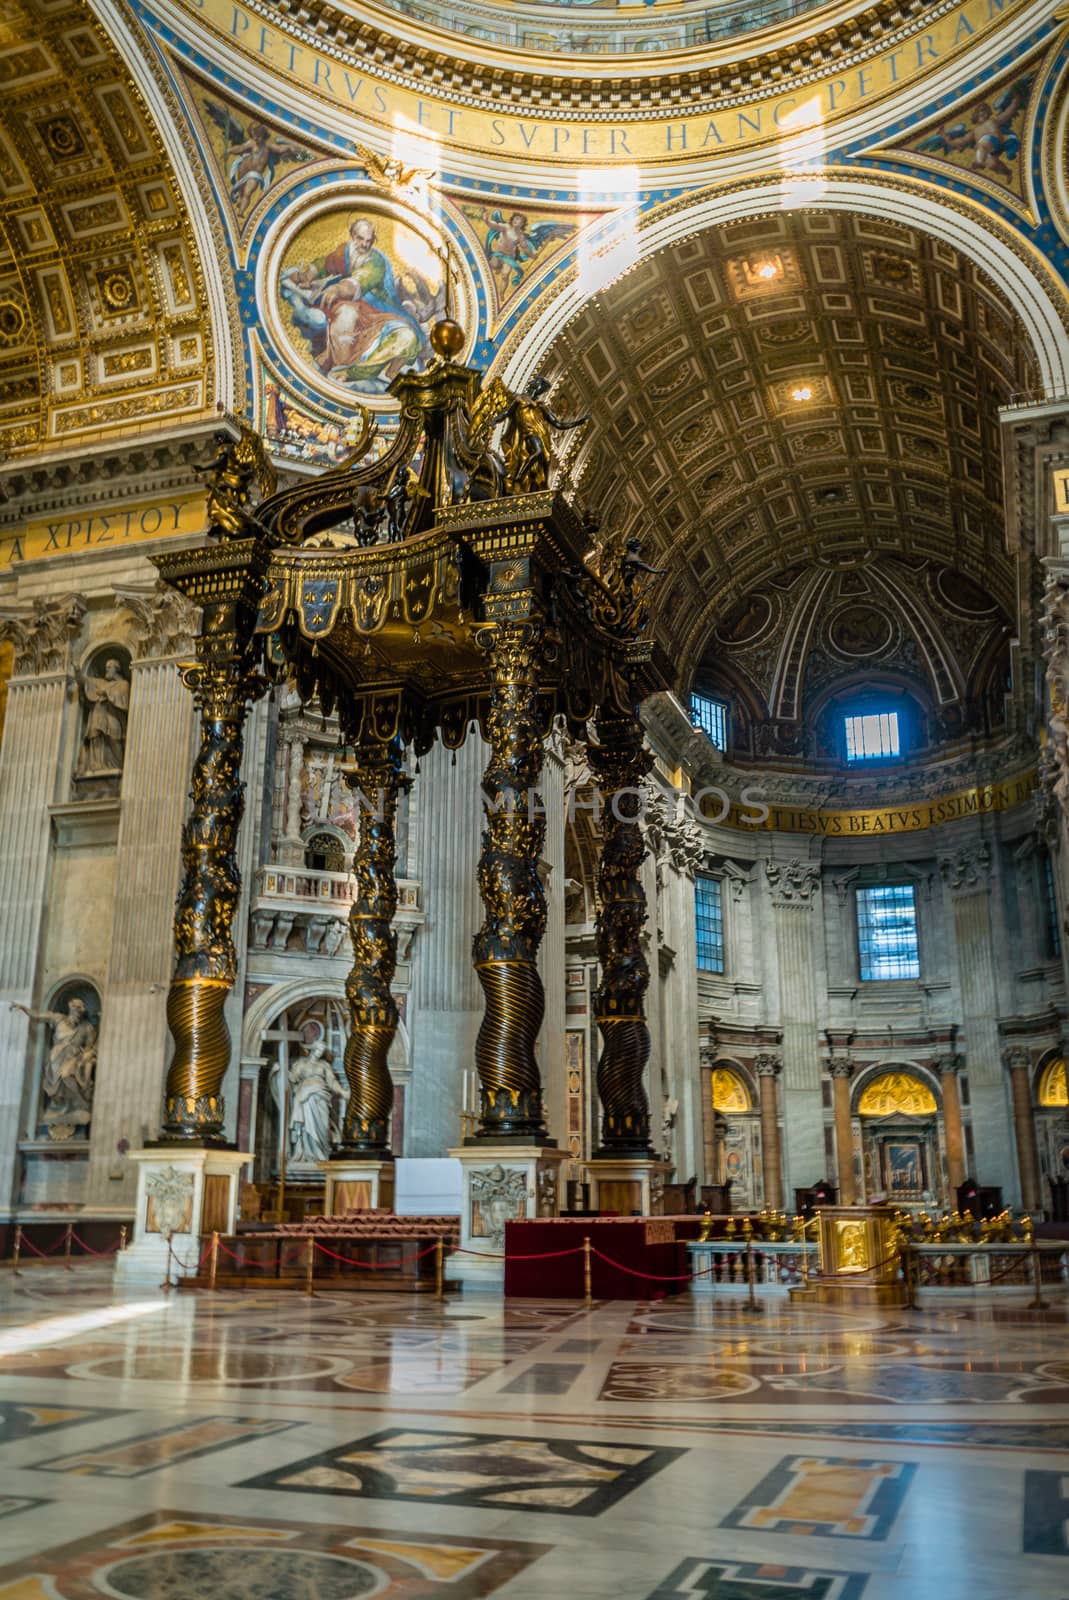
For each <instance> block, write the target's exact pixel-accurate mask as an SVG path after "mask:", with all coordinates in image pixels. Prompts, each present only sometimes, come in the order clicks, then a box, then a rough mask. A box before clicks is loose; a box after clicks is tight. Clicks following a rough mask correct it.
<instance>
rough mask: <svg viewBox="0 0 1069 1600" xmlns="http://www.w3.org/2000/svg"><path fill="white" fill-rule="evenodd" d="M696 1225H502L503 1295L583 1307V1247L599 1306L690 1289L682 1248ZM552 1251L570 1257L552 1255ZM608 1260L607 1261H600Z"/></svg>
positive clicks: (569, 1220)
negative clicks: (587, 1244)
mask: <svg viewBox="0 0 1069 1600" xmlns="http://www.w3.org/2000/svg"><path fill="white" fill-rule="evenodd" d="M700 1229H701V1218H700V1217H554V1218H546V1219H539V1220H537V1221H530V1222H508V1223H506V1224H505V1295H506V1297H508V1296H510V1295H512V1296H517V1297H524V1296H527V1297H534V1298H538V1299H542V1300H558V1299H559V1300H581V1299H582V1297H583V1293H584V1280H583V1240H584V1239H589V1240H590V1246H591V1249H590V1288H591V1293H592V1294H593V1296H594V1298H595V1299H597V1300H644V1299H648V1298H649V1297H650V1296H651V1295H654V1294H658V1295H659V1294H679V1293H680V1291H681V1290H684V1289H688V1288H689V1287H690V1266H689V1262H688V1259H687V1252H686V1240H688V1239H696V1238H697V1236H698V1233H699V1232H700ZM558 1251H572V1252H574V1253H573V1254H570V1255H564V1254H561V1255H558V1254H557V1253H556V1252H558ZM606 1258H607V1259H606Z"/></svg>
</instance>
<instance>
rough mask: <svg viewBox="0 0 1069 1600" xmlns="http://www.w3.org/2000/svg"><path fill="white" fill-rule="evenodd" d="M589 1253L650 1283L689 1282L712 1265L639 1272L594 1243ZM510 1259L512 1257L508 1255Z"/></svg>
mask: <svg viewBox="0 0 1069 1600" xmlns="http://www.w3.org/2000/svg"><path fill="white" fill-rule="evenodd" d="M590 1254H591V1255H592V1256H597V1258H598V1260H599V1261H604V1263H605V1265H606V1266H607V1267H616V1268H617V1270H618V1271H620V1272H626V1273H627V1275H628V1277H631V1278H647V1279H648V1280H649V1281H650V1282H651V1283H689V1282H690V1280H691V1279H692V1278H703V1277H705V1276H706V1274H707V1273H710V1272H712V1270H713V1269H712V1267H702V1268H701V1270H700V1271H699V1272H672V1273H664V1272H639V1270H638V1268H637V1267H625V1266H624V1264H623V1262H622V1261H614V1260H613V1259H612V1257H611V1256H606V1255H603V1254H602V1252H601V1251H600V1250H599V1249H598V1247H597V1245H596V1244H592V1245H591V1246H590ZM509 1259H510V1260H512V1259H513V1258H512V1257H511V1256H510V1257H509Z"/></svg>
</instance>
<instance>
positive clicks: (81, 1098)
mask: <svg viewBox="0 0 1069 1600" xmlns="http://www.w3.org/2000/svg"><path fill="white" fill-rule="evenodd" d="M12 1010H14V1011H22V1012H24V1013H25V1015H26V1016H28V1017H29V1019H30V1021H31V1022H46V1023H47V1024H48V1025H49V1027H50V1028H51V1029H52V1039H51V1043H50V1045H49V1050H48V1059H47V1061H46V1062H45V1067H44V1072H43V1074H42V1078H41V1090H42V1093H43V1096H44V1100H45V1108H44V1113H43V1117H42V1121H43V1122H44V1123H45V1125H46V1126H47V1128H48V1132H49V1136H50V1137H51V1138H54V1139H69V1138H71V1137H72V1136H73V1135H74V1134H75V1133H76V1131H77V1130H78V1129H79V1128H81V1129H84V1128H86V1127H87V1126H88V1123H89V1114H90V1107H91V1106H92V1103H93V1075H94V1073H95V1072H96V1062H97V1030H96V1024H95V1023H94V1022H92V1021H91V1020H90V1017H89V1010H88V1007H87V1006H86V1003H85V1001H84V1000H83V999H81V997H80V996H79V995H72V996H71V997H70V999H69V1000H68V1001H67V1003H66V1009H65V1010H63V1011H31V1010H30V1008H29V1006H24V1005H20V1004H19V1003H18V1001H13V1002H12Z"/></svg>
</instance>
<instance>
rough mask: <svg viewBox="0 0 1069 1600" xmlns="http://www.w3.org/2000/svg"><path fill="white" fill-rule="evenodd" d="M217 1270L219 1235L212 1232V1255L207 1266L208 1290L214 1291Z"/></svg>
mask: <svg viewBox="0 0 1069 1600" xmlns="http://www.w3.org/2000/svg"><path fill="white" fill-rule="evenodd" d="M218 1270H219V1234H218V1232H216V1231H213V1233H212V1253H211V1257H210V1258H209V1265H208V1288H209V1289H214V1288H215V1275H216V1273H217V1272H218Z"/></svg>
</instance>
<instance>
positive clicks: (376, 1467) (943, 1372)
mask: <svg viewBox="0 0 1069 1600" xmlns="http://www.w3.org/2000/svg"><path fill="white" fill-rule="evenodd" d="M1067 1329H1069V1299H1067V1300H1060V1301H1057V1302H1056V1303H1055V1304H1054V1306H1053V1307H1052V1309H1051V1310H1049V1311H1047V1312H1045V1313H1043V1314H1042V1315H1032V1314H1030V1313H1029V1312H1028V1310H1027V1306H1026V1303H1025V1300H1024V1298H1023V1297H1022V1299H1021V1301H1020V1302H1019V1303H1018V1302H1015V1301H1014V1300H1013V1299H1012V1298H1009V1297H1003V1298H1001V1299H1000V1300H999V1301H998V1303H997V1305H996V1306H990V1305H984V1304H983V1303H981V1302H979V1301H974V1300H970V1299H965V1300H961V1301H954V1302H947V1301H941V1302H938V1303H935V1302H933V1303H931V1304H929V1305H926V1306H924V1307H923V1308H922V1309H921V1310H920V1311H919V1312H914V1313H909V1312H901V1311H896V1312H887V1313H880V1312H864V1313H862V1312H858V1313H847V1312H830V1311H827V1310H818V1309H804V1308H801V1307H795V1306H791V1305H789V1304H787V1303H781V1302H770V1303H768V1305H767V1306H766V1307H765V1310H764V1312H763V1314H761V1315H760V1316H751V1315H748V1314H747V1313H746V1312H745V1311H744V1310H743V1308H742V1307H741V1306H740V1304H739V1302H738V1301H735V1300H732V1299H720V1298H719V1297H703V1298H702V1299H700V1300H697V1301H696V1300H693V1299H691V1298H688V1297H683V1298H680V1299H677V1300H661V1301H656V1302H649V1303H647V1302H634V1301H613V1302H607V1303H604V1304H600V1305H596V1306H595V1307H594V1308H593V1309H591V1310H589V1311H588V1310H586V1309H585V1308H584V1307H583V1306H582V1305H581V1304H578V1303H575V1302H562V1301H530V1300H524V1301H515V1302H503V1301H502V1300H501V1299H500V1298H498V1297H494V1296H492V1295H487V1294H480V1295H470V1294H467V1295H464V1296H463V1297H457V1298H451V1299H450V1300H449V1301H447V1302H446V1303H445V1304H443V1305H438V1304H436V1303H433V1302H428V1301H420V1302H418V1303H415V1302H413V1301H412V1300H411V1299H408V1298H402V1297H400V1296H397V1297H395V1296H388V1295H381V1294H375V1295H367V1296H364V1297H359V1296H348V1295H345V1296H343V1295H333V1296H332V1295H317V1296H315V1297H314V1298H312V1299H306V1298H305V1297H303V1296H297V1295H292V1296H279V1297H272V1296H270V1295H265V1294H253V1293H250V1294H237V1293H230V1294H228V1293H220V1294H218V1295H216V1296H214V1297H213V1296H209V1295H206V1294H204V1295H184V1294H183V1295H179V1296H175V1295H172V1296H170V1297H165V1296H163V1295H162V1294H158V1293H156V1292H152V1293H145V1294H143V1295H140V1296H135V1297H131V1298H127V1299H117V1298H115V1297H114V1296H113V1295H112V1292H111V1287H110V1280H109V1278H108V1275H107V1273H106V1270H104V1269H98V1268H96V1267H80V1268H79V1269H77V1270H76V1271H75V1272H71V1273H67V1272H64V1271H63V1270H62V1269H57V1270H52V1269H42V1270H38V1271H37V1272H35V1273H28V1272H27V1273H25V1274H23V1275H22V1276H20V1277H18V1278H16V1277H14V1276H13V1275H12V1274H11V1273H10V1272H8V1273H5V1274H4V1276H3V1277H2V1278H0V1523H2V1529H3V1531H2V1534H0V1600H99V1597H100V1596H101V1595H111V1596H115V1597H119V1600H127V1597H128V1600H292V1597H298V1596H302V1595H315V1596H316V1597H317V1600H359V1597H362V1596H368V1597H376V1600H378V1597H382V1600H483V1597H487V1596H494V1597H495V1600H551V1597H558V1596H564V1595H566V1596H568V1600H617V1597H620V1600H1017V1597H1018V1596H1026V1595H1027V1596H1029V1597H1035V1600H1069V1354H1067V1343H1066V1332H1067Z"/></svg>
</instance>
